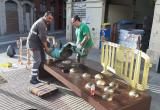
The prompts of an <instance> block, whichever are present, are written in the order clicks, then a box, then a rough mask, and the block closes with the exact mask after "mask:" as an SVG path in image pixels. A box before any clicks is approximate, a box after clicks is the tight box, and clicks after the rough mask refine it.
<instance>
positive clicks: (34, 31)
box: [27, 18, 47, 50]
mask: <svg viewBox="0 0 160 110" xmlns="http://www.w3.org/2000/svg"><path fill="white" fill-rule="evenodd" d="M46 35H47V26H46V24H45V21H44V20H43V18H39V19H38V20H37V21H36V22H35V23H34V24H33V25H32V27H31V29H30V32H29V35H28V38H27V48H32V49H38V50H40V49H42V48H43V45H42V42H45V41H46Z"/></svg>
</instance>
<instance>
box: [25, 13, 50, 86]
mask: <svg viewBox="0 0 160 110" xmlns="http://www.w3.org/2000/svg"><path fill="white" fill-rule="evenodd" d="M52 20H53V15H52V12H50V11H47V12H46V13H45V14H44V16H43V17H41V18H39V19H38V20H37V21H36V22H35V23H34V24H33V25H32V27H31V29H30V32H29V35H28V38H27V48H29V49H30V53H31V57H32V59H33V66H32V69H31V80H30V83H31V84H37V83H40V81H39V80H38V79H37V77H38V73H39V67H40V64H41V63H43V62H44V61H45V52H46V53H49V52H50V51H51V49H50V48H49V47H48V46H47V39H46V35H47V27H48V26H49V25H50V24H51V22H52Z"/></svg>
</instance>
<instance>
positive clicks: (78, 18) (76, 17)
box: [73, 15, 81, 21]
mask: <svg viewBox="0 0 160 110" xmlns="http://www.w3.org/2000/svg"><path fill="white" fill-rule="evenodd" d="M73 19H74V20H75V21H81V19H80V17H79V16H78V15H75V16H73Z"/></svg>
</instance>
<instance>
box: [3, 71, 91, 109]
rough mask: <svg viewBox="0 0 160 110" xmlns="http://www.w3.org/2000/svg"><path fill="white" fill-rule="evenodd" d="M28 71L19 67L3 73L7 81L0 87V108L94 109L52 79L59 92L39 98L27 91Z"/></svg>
mask: <svg viewBox="0 0 160 110" xmlns="http://www.w3.org/2000/svg"><path fill="white" fill-rule="evenodd" d="M29 73H30V71H29V70H27V69H25V68H21V69H17V70H12V71H7V72H4V73H3V76H4V78H5V79H6V80H7V81H8V83H5V84H3V85H1V87H0V110H28V109H37V110H94V108H93V107H92V106H91V105H89V104H88V103H87V102H86V101H84V100H83V99H81V98H79V97H77V96H75V94H73V93H72V92H71V91H70V90H68V89H67V88H65V87H64V86H62V84H60V83H59V82H57V81H54V84H56V85H57V86H58V88H59V92H58V93H56V94H53V95H52V96H51V97H49V98H47V99H41V98H39V97H37V96H34V95H32V94H31V93H29V92H28V87H29V86H30V84H29Z"/></svg>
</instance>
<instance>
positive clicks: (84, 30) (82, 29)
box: [72, 15, 94, 64]
mask: <svg viewBox="0 0 160 110" xmlns="http://www.w3.org/2000/svg"><path fill="white" fill-rule="evenodd" d="M72 25H73V26H75V28H76V31H75V34H76V37H77V41H76V45H77V49H80V50H82V52H83V53H85V54H83V55H82V54H77V56H76V59H77V61H78V62H80V63H82V64H84V61H85V59H86V58H87V55H88V53H89V51H90V50H91V48H92V46H93V45H94V43H93V40H92V38H91V34H90V30H89V27H88V26H87V24H84V23H82V22H81V21H80V17H79V16H78V15H75V16H74V17H73V18H72Z"/></svg>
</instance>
